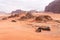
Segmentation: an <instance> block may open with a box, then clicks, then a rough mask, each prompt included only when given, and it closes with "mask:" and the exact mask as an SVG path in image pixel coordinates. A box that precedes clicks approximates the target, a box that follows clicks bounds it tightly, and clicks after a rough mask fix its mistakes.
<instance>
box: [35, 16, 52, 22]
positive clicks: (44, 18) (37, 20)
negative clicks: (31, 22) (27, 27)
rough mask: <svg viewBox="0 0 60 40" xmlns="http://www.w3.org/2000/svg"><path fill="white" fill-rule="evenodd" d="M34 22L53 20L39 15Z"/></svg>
mask: <svg viewBox="0 0 60 40" xmlns="http://www.w3.org/2000/svg"><path fill="white" fill-rule="evenodd" d="M35 20H36V22H47V21H52V20H53V19H52V18H51V17H50V16H48V15H40V16H38V17H36V18H35Z"/></svg>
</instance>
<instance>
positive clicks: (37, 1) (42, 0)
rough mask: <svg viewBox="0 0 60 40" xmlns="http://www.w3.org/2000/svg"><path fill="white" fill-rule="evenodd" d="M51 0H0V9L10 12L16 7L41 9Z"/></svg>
mask: <svg viewBox="0 0 60 40" xmlns="http://www.w3.org/2000/svg"><path fill="white" fill-rule="evenodd" d="M52 1H53V0H0V11H5V12H11V11H14V10H16V9H23V10H40V11H43V10H44V9H45V6H47V5H48V4H49V3H50V2H52Z"/></svg>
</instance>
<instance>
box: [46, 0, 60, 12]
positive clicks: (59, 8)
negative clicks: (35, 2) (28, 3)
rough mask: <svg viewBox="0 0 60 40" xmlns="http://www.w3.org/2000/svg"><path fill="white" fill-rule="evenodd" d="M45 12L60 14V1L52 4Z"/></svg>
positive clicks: (56, 0)
mask: <svg viewBox="0 0 60 40" xmlns="http://www.w3.org/2000/svg"><path fill="white" fill-rule="evenodd" d="M45 11H46V12H53V13H60V0H55V1H53V2H51V3H50V4H49V5H48V6H46V8H45Z"/></svg>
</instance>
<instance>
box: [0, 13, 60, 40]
mask: <svg viewBox="0 0 60 40" xmlns="http://www.w3.org/2000/svg"><path fill="white" fill-rule="evenodd" d="M38 14H39V15H43V14H40V13H37V14H34V15H38ZM45 15H50V16H51V17H52V18H53V19H54V20H60V14H47V13H45ZM17 19H18V18H17V17H15V18H10V19H8V18H7V19H6V20H1V21H0V40H60V23H57V22H54V21H50V22H47V23H37V22H35V21H32V20H31V19H29V20H26V21H18V20H17ZM11 20H16V22H11ZM29 24H30V25H29ZM35 25H43V26H44V25H45V26H50V28H51V31H43V30H42V32H39V33H38V32H35V31H36V27H35ZM32 26H33V27H32Z"/></svg>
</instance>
